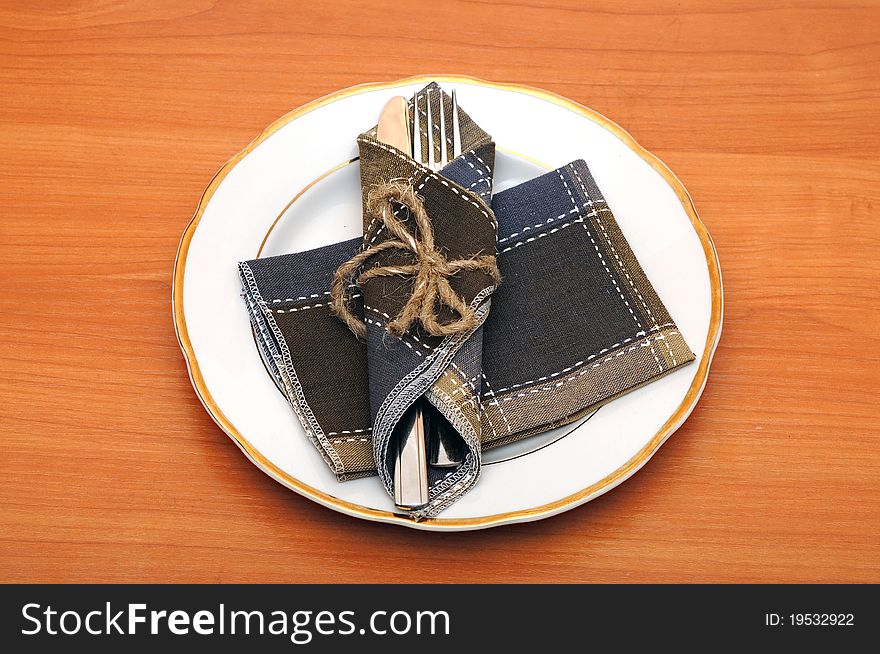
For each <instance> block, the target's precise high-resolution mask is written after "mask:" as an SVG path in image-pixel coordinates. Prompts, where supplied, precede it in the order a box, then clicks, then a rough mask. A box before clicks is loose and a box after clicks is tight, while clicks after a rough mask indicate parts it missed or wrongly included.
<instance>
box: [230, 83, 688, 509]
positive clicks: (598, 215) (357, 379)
mask: <svg viewBox="0 0 880 654" xmlns="http://www.w3.org/2000/svg"><path fill="white" fill-rule="evenodd" d="M431 88H432V89H436V88H437V87H436V85H431ZM432 95H433V96H434V98H435V100H434V102H436V103H439V102H441V101H443V102H446V103H447V105H446V107H447V110H446V115H447V116H450V112H451V105H450V104H449V102H450V101H449V98H448V97H446V96H445V95H441V93H439V92H437V93H432ZM410 107H411V111H412V110H413V105H412V102H411V103H410ZM418 109H419V110H420V111H421V110H423V109H424V104H422V105H421V106H420V107H419V108H418ZM435 112H436V108H435ZM434 115H437V114H436V113H435V114H434ZM450 120H451V117H450ZM460 121H461V124H462V132H463V138H462V145H463V152H464V154H462V155H461V156H460V157H458V158H456V159H455V160H454V161H452V162H451V163H450V164H449V165H448V166H447V167H445V168H444V169H443V170H442V171H440V172H439V173H434V172H431V171H430V170H428V169H426V168H425V167H424V166H422V165H421V164H419V163H417V162H415V161H413V159H412V158H411V157H410V156H409V154H408V153H404V152H400V151H398V150H395V149H394V148H392V147H390V146H387V145H386V144H384V143H381V142H379V141H377V140H376V138H375V128H374V129H372V130H368V131H367V132H365V133H364V134H362V135H361V136H360V137H359V138H358V144H359V147H360V154H361V158H360V165H361V180H362V190H363V195H364V209H365V211H364V237H363V238H362V239H353V240H350V241H345V242H341V243H336V244H334V245H330V246H327V247H324V248H319V249H317V250H311V251H308V252H301V253H295V254H288V255H283V256H279V257H270V258H266V259H257V260H253V261H248V262H242V263H241V264H240V266H239V270H240V274H241V278H242V283H243V288H244V293H243V295H244V298H245V300H246V304H247V307H248V311H249V314H250V316H251V320H252V323H253V326H254V332H255V336H256V340H257V344H258V347H259V350H260V352H261V354H262V356H263V359H264V361H265V362H266V365H267V368H268V370H269V371H270V373H271V374H272V376H273V378H274V379H275V381H276V384H277V385H278V387H279V389H281V391H282V392H283V393H284V394H285V396H286V397H287V399H288V400H289V401H290V403H291V406H292V407H293V409H294V411H296V413H297V416H298V417H299V418H300V420H301V422H302V424H303V426H304V428H305V430H306V433H307V434H308V436H309V438H311V439H312V441H313V443H314V444H315V445H316V447H317V449H318V451H319V452H321V454H322V456H323V457H324V459H325V460H326V461H327V463H328V465H329V466H330V467H331V469H332V470H333V471H334V473H335V474H336V475H337V477H338V478H339V479H340V480H344V479H350V478H354V477H360V476H363V475H367V474H374V473H378V474H379V476H380V478H381V480H382V482H383V484H384V486H385V488H386V490H387V491H388V492H389V494H390V493H391V492H392V485H391V484H392V473H393V458H392V453H393V449H394V448H393V447H392V445H393V444H392V443H391V434H392V431H393V428H394V426H395V425H396V424H397V422H398V420H399V419H400V417H401V415H402V414H403V412H404V411H405V410H406V409H407V408H408V407H409V406H410V405H411V404H412V403H413V402H414V401H415V400H417V399H418V398H419V397H422V396H424V397H426V398H427V399H428V401H430V402H431V403H432V404H433V405H434V406H435V407H437V409H438V410H439V411H440V412H441V413H442V414H443V416H445V418H446V419H447V420H448V421H449V422H450V423H451V424H452V426H453V427H454V428H455V430H456V431H457V432H458V434H460V436H461V438H462V439H463V441H464V443H465V444H466V450H467V455H466V456H465V458H464V460H463V462H462V463H461V464H460V465H459V466H458V467H456V468H453V469H443V468H433V469H430V470H429V482H430V491H429V503H428V505H426V506H425V507H424V508H423V509H420V510H417V511H414V512H413V514H412V515H413V517H414V518H416V519H419V518H423V517H427V516H431V515H435V514H437V513H438V512H440V511H441V510H442V509H443V508H445V507H446V506H448V505H449V504H450V503H452V502H454V501H455V500H456V499H458V498H459V497H460V496H461V495H463V494H464V493H465V492H467V490H469V489H470V488H472V487H473V485H474V484H475V483H476V481H477V479H478V477H479V471H480V454H481V451H482V450H484V449H487V448H490V447H495V446H497V445H501V444H505V443H510V442H513V441H516V440H519V439H521V438H525V437H527V436H530V435H533V434H536V433H539V432H543V431H546V430H548V429H551V428H553V427H557V426H560V425H563V424H566V423H568V422H571V421H573V420H576V419H577V418H578V417H580V416H582V415H585V414H586V413H588V412H590V411H592V410H594V409H595V408H597V407H598V406H600V405H601V404H603V403H605V402H608V401H610V400H612V399H614V398H616V397H618V396H620V395H622V394H624V393H626V392H628V391H630V390H632V389H634V388H637V387H639V386H642V385H644V384H646V383H648V382H650V381H652V380H654V379H656V378H658V377H660V376H662V375H664V374H667V373H668V372H670V371H672V370H674V369H676V368H678V367H679V366H682V365H684V364H686V363H689V362H691V361H693V359H694V355H693V354H692V352H691V350H690V348H689V347H688V346H687V344H686V343H685V341H684V339H683V338H682V336H681V334H680V333H679V332H678V330H677V328H676V326H675V324H674V322H673V320H672V318H671V317H670V315H669V313H668V312H667V311H666V308H665V307H664V306H663V303H662V302H661V301H660V298H659V297H658V296H657V294H656V292H655V291H654V289H653V287H652V286H651V284H650V282H649V281H648V279H647V278H646V277H645V274H644V272H643V271H642V269H641V266H639V263H638V261H637V260H636V258H635V256H634V255H633V253H632V250H631V249H630V247H629V244H628V243H627V241H626V239H625V237H624V235H623V233H622V232H621V230H620V229H619V227H618V225H617V223H616V221H615V220H614V216H613V214H612V212H611V209H610V207H609V206H608V204H607V203H606V202H605V200H604V198H603V196H602V194H601V192H600V191H599V189H598V187H597V186H596V184H595V181H594V180H593V177H592V175H591V174H590V171H589V169H588V168H587V165H586V164H585V163H584V162H583V161H581V160H578V161H575V162H572V163H570V164H568V165H566V166H563V167H562V168H559V169H557V170H554V171H552V172H549V173H547V174H545V175H542V176H540V177H538V178H535V179H533V180H530V181H529V182H526V183H524V184H521V185H519V186H517V187H515V188H512V189H509V190H506V191H504V192H502V193H498V194H496V195H494V196H493V195H492V171H493V168H494V151H495V150H494V143H492V140H491V138H490V137H489V136H488V134H486V133H485V132H484V131H483V130H482V129H481V128H479V127H478V126H477V125H476V124H475V123H474V122H473V121H472V120H471V119H470V118H469V117H468V116H467V114H466V113H465V112H464V111H461V110H460ZM423 124H424V122H423ZM447 133H451V132H449V131H447ZM392 181H393V182H395V183H400V184H402V185H403V186H404V187H408V188H411V189H412V190H414V191H416V193H417V194H418V198H419V199H420V200H421V202H422V203H423V206H424V209H425V211H426V212H427V216H428V218H429V221H430V231H431V236H432V237H433V239H432V243H433V249H432V250H431V252H432V253H433V252H436V255H437V256H439V257H441V259H438V261H440V262H441V264H442V265H440V266H439V268H440V269H445V270H447V272H448V270H450V269H451V268H450V266H448V265H446V264H449V263H450V262H452V263H454V262H460V261H467V260H472V259H474V258H479V257H489V258H493V257H494V261H495V263H497V267H498V269H499V270H500V274H501V279H502V281H501V283H500V285H499V284H497V282H496V279H495V278H494V277H493V275H491V274H490V273H489V272H487V270H485V269H463V270H458V271H456V272H454V273H453V274H449V275H447V276H446V277H444V279H446V281H448V283H449V285H450V287H451V288H452V289H453V290H454V291H455V293H456V294H457V296H458V297H459V298H460V299H461V301H462V302H463V304H464V305H466V306H467V307H468V309H469V310H470V313H471V316H472V317H473V321H472V323H471V324H470V325H469V328H468V329H467V330H466V331H462V332H459V333H455V334H449V335H445V336H434V335H431V334H430V333H428V332H427V331H426V329H425V328H424V325H422V324H421V323H419V322H415V323H414V324H412V325H411V326H410V327H409V328H408V329H407V330H406V331H405V332H404V333H400V334H399V333H390V332H395V330H394V329H390V330H389V323H391V324H392V327H393V326H394V323H395V320H396V319H398V318H399V316H400V314H401V311H402V310H403V309H404V308H405V306H406V305H407V302H408V301H409V300H410V298H412V296H413V293H414V292H415V291H416V290H417V287H418V285H417V284H416V276H415V275H414V274H408V275H388V276H377V277H374V278H372V279H369V280H368V281H366V282H364V283H363V284H362V286H361V287H360V288H353V289H350V291H349V293H348V296H347V297H348V305H347V306H348V309H349V310H350V311H351V313H352V314H353V315H354V316H356V317H357V319H358V320H362V321H363V324H364V327H365V341H361V340H359V339H357V338H356V337H355V336H354V335H353V334H352V332H351V331H350V330H349V328H348V327H347V326H346V325H345V324H344V323H343V322H342V321H340V320H339V319H338V318H337V317H336V316H335V315H334V314H333V312H332V311H331V307H330V288H331V283H332V280H333V277H334V274H335V272H336V270H337V269H338V268H339V267H340V266H341V265H343V264H344V263H345V262H347V261H349V260H350V259H351V258H352V257H354V256H356V255H358V253H363V252H365V251H369V250H370V248H376V246H378V245H380V244H382V243H384V242H386V241H389V240H394V238H395V236H394V234H393V233H391V232H392V231H393V230H389V226H388V224H387V221H383V220H382V217H381V216H380V215H377V211H376V210H375V206H374V205H375V203H373V204H371V203H369V202H368V201H367V199H368V197H369V196H370V194H371V192H373V193H375V190H376V189H377V188H384V187H383V185H385V184H387V183H388V182H392ZM389 206H390V207H391V208H392V210H393V211H394V215H395V216H396V217H397V218H398V219H399V220H400V222H401V224H402V225H403V226H404V227H405V228H406V229H407V230H409V232H408V233H409V234H410V235H411V236H412V238H413V239H414V241H413V242H415V241H419V242H424V237H425V234H422V233H420V230H419V229H418V228H417V227H416V224H417V221H416V220H414V216H413V211H412V210H411V209H412V208H411V207H408V206H406V205H405V204H404V203H398V202H394V201H390V205H389ZM422 231H425V230H422ZM404 236H405V235H404ZM433 256H435V255H434V254H430V256H428V258H430V257H433ZM422 258H423V259H424V257H422ZM418 261H419V255H418V254H417V253H416V252H415V251H408V250H407V249H405V248H400V247H388V249H385V250H382V251H378V252H376V253H375V256H373V255H372V254H371V255H370V256H369V257H368V259H367V260H366V261H365V263H364V264H363V266H362V270H370V269H371V268H373V267H389V266H391V267H393V266H400V267H403V268H406V267H410V268H412V267H413V266H414V264H415V263H417V262H418ZM443 262H445V263H443ZM435 310H436V314H437V317H438V319H439V321H440V323H443V324H452V323H455V321H456V320H458V319H459V318H461V315H460V312H457V311H455V310H453V309H451V308H450V307H448V306H445V305H443V304H442V303H441V302H438V303H437V305H436V307H435Z"/></svg>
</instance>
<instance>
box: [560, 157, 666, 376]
mask: <svg viewBox="0 0 880 654" xmlns="http://www.w3.org/2000/svg"><path fill="white" fill-rule="evenodd" d="M556 172H557V174H558V175H559V179H561V180H562V185H563V186H564V187H565V190H566V192H567V193H568V197H569V198H570V199H571V204H572V205H573V206H574V207H575V208H576V207H577V202H575V199H574V195H572V193H571V188H569V186H568V182H566V181H565V176H564V175H563V174H562V170H557V171H556ZM587 197H589V195H588V196H587ZM583 226H584V230H585V231H586V232H587V236H588V237H589V238H590V241H591V242H592V244H593V248H594V249H595V250H596V256H598V257H599V261H600V262H601V263H602V267H603V268H605V272H607V273H608V277H609V279H611V283H612V284H614V288H616V289H617V294H618V295H619V296H620V299H621V300H623V304H624V305H625V306H626V308H627V309H628V310H629V314H630V315H631V316H632V319H633V320H634V321H635V323H636V325H638V328H639V331H644V327H642V323H641V321H640V320H639V319H638V317H637V316H636V313H635V311H633V310H632V307H631V306H630V305H629V302H628V301H627V299H626V297H625V296H624V295H623V291H621V290H620V285H619V284H618V280H617V279H616V278H615V277H614V274H613V273H612V272H611V269H610V268H609V267H608V263H607V262H606V261H605V257H603V256H602V252H600V251H599V245H598V243H596V240H595V239H594V238H593V234H592V232H590V229H589V228H588V227H587V223H586V222H584V223H583ZM651 354H653V355H654V362H655V363H656V364H657V368H659V369H660V372H663V366H662V365H660V359H658V358H657V353H656V352H655V351H654V347H653V346H651Z"/></svg>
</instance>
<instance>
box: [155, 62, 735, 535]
mask: <svg viewBox="0 0 880 654" xmlns="http://www.w3.org/2000/svg"><path fill="white" fill-rule="evenodd" d="M431 81H437V82H448V83H461V84H471V85H476V86H484V87H488V88H494V89H498V90H503V91H513V92H517V93H524V94H526V95H531V96H535V97H538V98H541V99H543V100H546V101H549V102H552V103H553V104H556V105H558V106H561V107H563V108H566V109H568V110H570V111H573V112H574V113H577V114H580V115H582V116H583V117H585V118H587V119H589V120H591V121H593V122H595V123H597V124H599V125H600V126H602V127H604V128H605V129H607V130H608V131H610V132H611V133H612V134H614V135H615V136H616V137H617V138H618V139H620V140H621V141H622V142H623V143H624V144H625V145H626V146H627V147H629V148H630V149H631V150H632V151H633V152H635V153H636V154H637V155H638V156H639V157H641V158H642V159H643V160H644V161H646V162H647V163H648V164H649V165H650V166H651V167H652V168H654V170H656V171H657V172H658V173H659V174H660V175H661V176H662V177H663V178H664V179H665V181H666V182H667V183H668V184H669V185H670V186H671V187H672V189H673V190H674V191H675V194H676V196H677V197H678V200H679V202H680V203H681V205H682V207H683V208H684V210H685V213H686V214H687V216H688V218H689V219H690V221H691V226H692V227H693V229H694V231H695V232H696V234H697V237H698V238H699V240H700V244H701V245H702V247H703V253H704V255H705V258H706V265H707V268H708V272H709V281H710V286H711V301H712V308H711V313H710V320H709V330H708V333H707V335H706V342H705V345H704V348H703V352H702V356H701V358H700V363H699V367H698V369H697V373H696V375H695V376H694V379H693V380H692V381H691V384H690V386H689V387H688V390H687V392H686V393H685V396H684V398H683V399H682V401H681V403H680V404H679V405H678V407H677V408H676V409H675V411H674V412H673V413H672V415H671V416H670V417H669V418H668V419H667V420H666V421H665V422H664V423H663V425H661V427H660V429H659V430H658V431H657V433H656V434H655V435H654V436H653V437H652V438H651V439H650V440H649V441H648V442H647V443H646V444H645V445H644V446H643V447H642V448H641V449H640V450H639V451H638V452H636V453H635V454H634V455H633V456H632V457H631V458H630V459H629V460H627V461H626V462H625V463H624V464H623V465H621V466H620V467H618V468H617V469H616V470H614V471H613V472H611V473H610V474H608V475H606V476H605V477H603V478H602V479H600V480H599V481H596V482H594V483H592V484H590V485H589V486H587V487H585V488H583V489H581V490H579V491H576V492H574V493H571V494H569V495H566V496H565V497H562V498H560V499H557V500H554V501H553V502H548V503H545V504H541V505H539V506H536V507H531V508H528V509H519V510H515V511H506V512H502V513H497V514H493V515H487V516H480V517H475V518H443V517H437V518H428V519H426V520H422V521H418V522H417V521H415V520H412V519H411V518H409V517H406V516H403V515H401V514H397V513H394V512H392V511H386V510H383V509H374V508H371V507H366V506H362V505H360V504H356V503H353V502H349V501H347V500H343V499H340V498H338V497H335V496H333V495H330V494H329V493H325V492H324V491H322V490H319V489H317V488H315V487H313V486H311V485H309V484H306V483H304V482H302V481H300V480H299V479H297V478H296V477H294V476H292V475H291V474H289V473H287V472H285V471H284V470H282V469H280V468H279V467H278V466H276V465H275V464H274V463H272V462H271V461H270V460H269V459H267V458H266V457H265V456H263V454H262V453H261V452H260V451H259V450H258V449H256V448H255V447H254V446H253V445H252V444H251V443H250V442H249V441H248V440H247V439H246V438H245V437H244V436H243V435H242V434H241V433H240V432H239V431H238V429H237V428H236V427H235V425H233V424H232V422H231V421H230V420H229V419H228V418H227V417H226V416H225V415H224V413H223V411H222V410H221V409H220V407H219V406H218V405H217V404H216V402H215V401H214V399H213V397H212V395H211V393H210V391H209V390H208V387H207V384H206V382H205V379H204V377H203V376H202V373H201V369H200V368H199V364H198V360H197V358H196V356H195V352H194V350H193V347H192V342H191V341H190V338H189V332H188V330H187V326H186V318H185V315H184V310H183V306H184V305H183V280H184V273H185V270H186V259H187V254H188V252H189V246H190V243H191V241H192V238H193V235H194V234H195V231H196V228H197V227H198V224H199V221H200V220H201V218H202V215H203V214H204V211H205V209H206V207H207V206H208V203H209V202H210V200H211V198H212V197H213V195H214V192H215V191H216V190H217V188H218V187H219V186H220V184H221V183H222V181H223V180H224V179H225V177H226V175H228V174H229V172H230V171H231V170H232V169H233V168H234V167H235V166H236V165H237V164H238V163H239V162H240V161H241V160H242V159H244V158H245V157H246V156H247V155H248V154H250V153H251V152H252V151H253V150H254V149H255V148H256V147H257V146H258V145H260V144H261V143H262V142H263V141H265V140H266V139H267V138H269V137H270V136H271V135H272V134H274V133H275V132H276V131H278V130H279V129H281V128H282V127H284V126H285V125H287V124H288V123H290V122H292V121H293V120H295V119H297V118H299V117H300V116H303V115H305V114H307V113H309V112H311V111H314V110H316V109H319V108H320V107H323V106H324V105H327V104H330V103H331V102H335V101H336V100H341V99H343V98H346V97H349V96H351V95H356V94H360V93H365V92H369V91H378V90H384V89H391V88H396V87H399V86H407V85H410V84H418V83H425V84H427V83H428V82H431ZM171 298H172V310H173V315H174V330H175V333H176V335H177V341H178V344H179V346H180V349H181V351H182V352H183V355H184V359H185V360H186V367H187V373H188V375H189V378H190V382H191V384H192V386H193V389H194V390H195V393H196V396H197V397H198V398H199V400H200V401H201V403H202V406H204V408H205V410H206V411H207V412H208V415H210V416H211V418H212V419H213V420H214V422H215V423H217V425H218V426H219V427H220V428H221V429H222V430H223V431H224V432H225V433H226V435H227V436H229V438H231V439H232V441H233V442H234V443H235V444H236V445H237V446H238V447H239V449H241V451H242V452H243V453H244V454H245V455H246V456H247V457H248V459H249V460H250V461H251V462H252V463H253V464H254V465H256V466H257V467H258V468H260V469H261V470H262V471H263V472H265V473H266V474H267V475H269V476H270V477H272V478H273V479H275V480H276V481H278V482H279V483H281V484H283V485H284V486H287V487H288V488H290V489H291V490H293V491H295V492H297V493H299V494H300V495H303V496H305V497H307V498H309V499H311V500H313V501H315V502H317V503H319V504H322V505H324V506H327V507H329V508H331V509H335V510H336V511H339V512H341V513H345V514H348V515H351V516H354V517H358V518H363V519H366V520H371V521H378V522H387V523H392V524H397V525H402V526H405V527H410V528H414V529H422V530H431V531H462V530H473V529H485V528H488V527H495V526H500V525H503V524H511V523H516V522H529V521H533V520H540V519H542V518H548V517H550V516H553V515H556V514H558V513H562V512H564V511H568V510H570V509H573V508H575V507H577V506H580V505H581V504H584V503H586V502H588V501H590V500H592V499H595V498H596V497H598V496H599V495H602V494H604V493H606V492H608V491H609V490H611V489H613V488H614V487H616V486H618V485H619V484H621V483H622V482H624V481H625V480H626V479H628V478H629V477H630V476H632V475H633V474H634V473H635V472H637V471H638V470H639V469H640V468H641V467H642V466H644V465H645V464H646V463H647V462H648V460H650V458H651V457H652V456H653V455H654V454H655V453H656V452H657V450H659V449H660V447H661V446H662V445H663V443H664V442H666V440H667V439H668V438H669V437H670V436H671V435H672V434H673V433H674V432H675V431H676V430H677V429H678V428H679V427H680V426H681V424H682V423H683V422H684V421H685V420H686V419H687V417H688V416H689V415H690V413H691V412H692V411H693V409H694V407H695V406H696V404H697V401H698V400H699V398H700V395H701V394H702V392H703V389H704V388H705V385H706V381H707V378H708V374H709V368H710V366H711V363H712V358H713V355H714V353H715V349H716V347H717V345H718V341H719V339H720V337H721V324H722V320H723V313H724V289H723V285H722V280H721V267H720V264H719V261H718V254H717V252H716V250H715V245H714V242H713V241H712V237H711V236H710V235H709V232H708V230H707V229H706V227H705V225H703V222H702V221H701V220H700V217H699V216H698V214H697V210H696V208H695V207H694V203H693V200H692V199H691V196H690V193H688V191H687V189H686V188H685V187H684V185H683V184H682V183H681V181H680V180H679V179H678V177H676V176H675V173H673V172H672V171H671V170H670V169H669V167H668V166H666V164H665V163H663V161H661V160H660V158H659V157H657V156H656V155H654V154H652V153H651V152H649V151H648V150H646V149H645V148H643V147H642V146H641V145H639V144H638V143H637V142H636V140H635V139H634V138H633V137H632V135H630V134H629V132H627V131H626V130H624V129H623V128H622V127H620V126H619V125H618V124H617V123H615V122H614V121H612V120H611V119H609V118H607V117H605V116H603V115H602V114H600V113H598V112H597V111H595V110H593V109H590V108H589V107H585V106H584V105H581V104H579V103H577V102H575V101H573V100H570V99H568V98H566V97H563V96H561V95H558V94H556V93H553V92H552V91H546V90H544V89H539V88H535V87H531V86H527V85H523V84H513V83H506V82H490V81H487V80H483V79H479V78H477V77H472V76H469V75H455V74H438V75H415V76H412V77H407V78H403V79H398V80H394V81H391V82H368V83H365V84H358V85H356V86H350V87H347V88H344V89H340V90H338V91H335V92H333V93H330V94H328V95H325V96H322V97H320V98H317V99H315V100H313V101H311V102H309V103H307V104H304V105H302V106H300V107H298V108H296V109H293V110H292V111H289V112H288V113H286V114H284V115H283V116H281V117H280V118H278V119H276V120H275V121H273V122H272V123H271V124H270V125H268V126H267V127H266V128H265V129H263V131H262V132H260V134H259V135H257V137H256V138H254V139H253V140H252V141H251V142H250V143H249V144H248V145H247V146H245V147H244V148H243V149H242V150H241V151H239V152H238V153H237V154H235V155H234V156H233V157H231V158H230V159H229V160H228V161H226V163H224V164H223V166H221V168H220V169H219V170H218V171H217V172H216V173H215V174H214V176H213V177H212V178H211V181H210V182H209V183H208V186H207V187H206V188H205V190H204V192H203V193H202V195H201V197H200V198H199V203H198V205H197V207H196V210H195V213H194V214H193V217H192V219H191V220H190V221H189V223H188V224H187V226H186V228H185V229H184V232H183V235H182V236H181V239H180V243H179V244H178V248H177V254H176V256H175V259H174V270H173V284H172V289H171Z"/></svg>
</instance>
